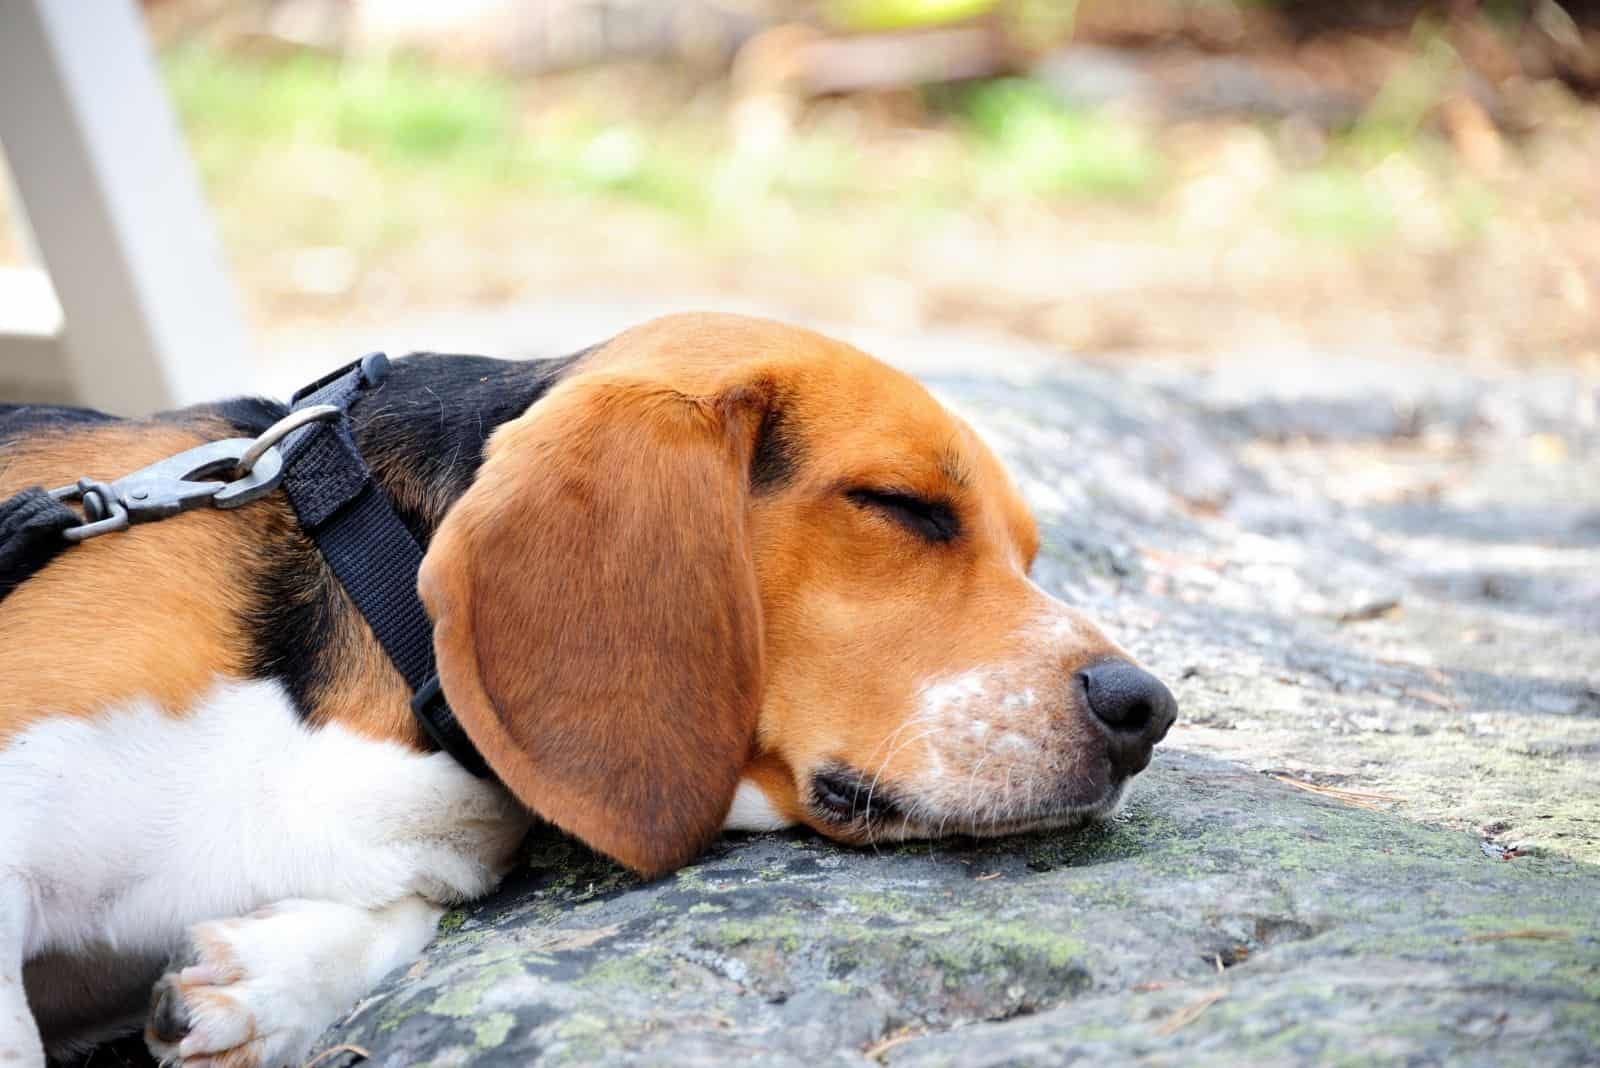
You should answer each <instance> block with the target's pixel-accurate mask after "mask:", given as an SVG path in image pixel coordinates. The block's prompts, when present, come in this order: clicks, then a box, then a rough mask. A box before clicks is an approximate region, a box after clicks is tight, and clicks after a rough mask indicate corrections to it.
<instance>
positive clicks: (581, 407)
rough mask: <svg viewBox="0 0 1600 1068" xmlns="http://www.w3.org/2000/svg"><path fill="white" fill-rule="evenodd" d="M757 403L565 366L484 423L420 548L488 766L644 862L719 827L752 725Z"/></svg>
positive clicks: (577, 830) (655, 863) (603, 842)
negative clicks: (485, 436)
mask: <svg viewBox="0 0 1600 1068" xmlns="http://www.w3.org/2000/svg"><path fill="white" fill-rule="evenodd" d="M762 404H763V400H762V398H761V396H760V391H759V390H757V389H751V388H743V387H740V388H734V389H732V390H729V391H725V392H724V393H722V394H721V395H719V396H713V397H692V396H687V395H685V394H683V393H680V392H676V391H674V390H672V389H671V388H669V387H668V385H667V384H665V383H662V382H659V381H655V380H652V379H649V378H645V377H639V376H631V377H630V376H626V375H616V374H609V375H608V374H603V373H586V374H580V375H578V376H576V377H575V378H572V379H569V380H567V381H566V382H563V383H561V384H560V385H558V386H556V387H555V388H554V389H552V390H551V392H550V393H549V394H547V395H546V396H545V397H544V398H543V399H542V400H540V401H538V402H537V403H535V404H534V405H533V406H532V407H530V408H529V409H528V411H527V412H525V413H524V414H523V415H521V416H520V417H518V418H517V419H515V420H513V421H512V422H510V423H507V424H506V425H505V426H503V427H502V428H501V429H500V430H499V431H497V432H496V433H495V434H494V436H493V437H492V439H491V440H490V442H489V445H488V448H487V450H486V453H487V455H486V459H485V461H484V464H483V466H482V469H481V470H480V471H479V473H478V475H477V478H476V479H475V480H474V482H473V484H472V486H471V488H469V489H468V491H467V492H466V493H465V494H464V495H463V496H462V498H461V499H460V500H459V501H458V502H456V504H455V505H454V506H453V507H452V508H451V510H450V511H449V513H448V514H447V515H446V517H445V519H444V522H443V523H442V524H441V525H440V527H439V530H438V532H437V533H436V535H435V536H434V538H433V541H432V543H431V545H430V547H429V550H428V554H427V557H426V559H425V560H424V562H423V565H422V575H421V580H420V588H421V592H422V597H423V600H424V602H425V603H426V604H427V607H428V611H429V613H430V615H432V617H433V620H434V625H435V630H434V646H435V649H436V651H437V653H438V660H439V676H440V681H441V683H442V685H443V688H444V693H445V697H446V698H447V699H448V701H449V703H450V706H451V708H452V709H453V711H454V712H455V714H456V716H457V717H458V718H459V719H460V721H461V723H462V724H463V725H464V726H465V728H466V730H467V733H468V735H469V736H470V737H471V738H472V740H473V742H474V743H475V744H476V745H477V746H478V748H479V750H480V751H481V752H482V753H483V755H484V757H485V759H487V761H488V762H489V765H490V766H491V767H492V768H493V769H494V771H495V773H496V774H497V775H499V777H500V779H501V780H502V781H503V782H504V783H505V784H506V786H507V787H509V788H510V789H511V791H512V792H513V793H514V794H516V796H517V797H518V798H519V799H520V800H521V801H522V802H523V803H524V804H526V805H528V806H529V807H530V808H532V809H533V810H534V811H535V812H537V813H538V814H539V815H541V816H542V817H544V818H545V819H547V820H549V821H551V822H552V823H555V824H556V825H558V826H559V827H561V828H562V829H564V830H566V831H568V832H570V833H572V834H574V835H576V836H578V837H579V838H581V839H583V840H584V841H585V842H587V843H588V844H589V845H590V846H592V847H594V848H595V849H598V850H599V851H601V852H603V853H606V854H608V855H610V856H612V857H614V858H615V859H617V860H619V861H621V862H622V863H623V864H626V865H627V866H628V867H630V868H633V869H635V870H636V871H639V872H641V873H644V874H646V875H654V874H658V873H660V872H663V871H667V870H670V869H672V868H674V867H677V866H679V865H681V864H683V863H685V862H686V861H688V860H689V859H690V858H691V857H693V856H694V855H695V854H696V853H697V852H698V851H699V850H700V849H701V848H702V847H703V846H704V845H705V844H706V843H707V842H708V841H709V840H710V839H711V837H712V836H713V835H715V834H716V833H717V831H718V829H719V828H720V827H721V825H722V821H723V819H724V817H725V816H726V814H727V811H728V806H729V804H730V803H731V801H732V799H733V794H734V791H735V790H736V789H737V787H738V780H739V775H740V772H741V771H742V769H743V767H744V765H745V763H746V761H747V759H748V757H749V753H750V749H751V746H752V744H753V739H754V735H755V727H756V716H757V710H758V706H759V703H760V700H761V684H762V645H761V604H760V600H759V596H758V591H757V587H756V576H755V565H754V562H753V560H752V558H751V550H750V545H749V540H748V537H747V535H746V530H745V526H746V511H747V505H748V488H747V481H748V468H749V460H750V453H751V449H752V448H753V444H754V438H755V436H756V428H757V426H758V425H759V422H760V418H761V408H762Z"/></svg>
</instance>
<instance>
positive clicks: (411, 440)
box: [350, 350, 588, 548]
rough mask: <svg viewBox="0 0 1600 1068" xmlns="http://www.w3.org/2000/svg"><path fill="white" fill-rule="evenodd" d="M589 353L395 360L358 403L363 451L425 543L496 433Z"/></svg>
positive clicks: (355, 426)
mask: <svg viewBox="0 0 1600 1068" xmlns="http://www.w3.org/2000/svg"><path fill="white" fill-rule="evenodd" d="M587 351H588V350H585V352H587ZM584 355H585V353H584V352H580V353H577V354H575V355H572V356H564V357H560V358H558V359H549V360H496V359H490V358H488V357H484V356H440V355H433V354H420V353H419V354H416V355H413V356H408V357H406V358H405V359H402V360H397V361H395V362H394V363H393V364H392V365H391V369H390V372H389V376H388V377H387V378H386V379H385V380H384V382H383V384H382V386H380V387H379V388H378V389H376V390H374V391H373V392H372V393H371V394H369V395H366V396H363V397H361V398H359V399H358V400H357V401H356V403H355V404H354V405H353V406H352V407H351V410H350V419H351V423H352V430H353V432H354V434H355V438H356V444H357V445H358V446H359V447H360V449H361V455H362V457H363V458H364V459H365V460H366V462H367V465H368V467H370V468H371V469H372V473H373V476H374V477H375V478H376V479H377V480H378V484H379V485H380V486H382V487H383V489H384V492H385V493H387V494H388V495H389V499H390V500H391V501H392V502H393V503H394V506H395V510H396V511H397V512H399V514H400V518H401V519H402V520H404V521H405V523H406V525H407V526H408V527H410V528H411V533H412V535H413V536H414V537H416V539H417V541H418V542H419V543H421V545H422V546H423V547H424V548H426V547H427V544H428V542H429V540H430V539H431V538H432V537H433V532H434V530H435V529H437V527H438V525H439V523H440V522H441V521H442V520H443V519H444V514H445V512H446V511H447V510H448V509H449V507H450V505H451V504H453V503H455V501H456V499H457V498H459V497H460V496H461V495H462V494H463V493H465V492H466V490H467V487H468V486H470V485H471V484H472V480H473V478H474V477H475V476H476V475H477V471H478V468H479V466H481V465H482V463H483V447H484V444H485V442H487V441H488V439H489V436H490V435H491V434H493V433H494V431H495V429H496V428H497V427H499V426H500V425H501V424H502V423H505V422H507V421H509V420H511V419H515V418H516V417H517V416H519V415H521V414H522V413H523V412H525V411H526V410H527V409H528V407H529V406H530V405H532V404H534V403H535V402H536V401H538V399H539V398H540V397H542V396H544V394H545V393H546V392H547V391H548V390H549V389H550V387H552V386H553V385H555V384H556V382H558V381H560V379H561V377H562V375H564V374H565V373H566V372H567V371H568V370H570V369H571V368H572V366H573V365H574V364H575V363H576V362H577V361H578V360H579V359H581V358H582V357H583V356H584Z"/></svg>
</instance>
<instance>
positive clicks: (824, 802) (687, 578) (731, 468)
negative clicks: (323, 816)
mask: <svg viewBox="0 0 1600 1068" xmlns="http://www.w3.org/2000/svg"><path fill="white" fill-rule="evenodd" d="M1038 545H1039V538H1038V533H1037V530H1036V528H1035V525H1034V522H1033V520H1032V518H1031V517H1030V516H1029V514H1028V511H1027V509H1026V508H1025V507H1024V505H1023V503H1022V500H1021V498H1020V497H1019V495H1018V493H1017V491H1016V489H1015V487H1014V486H1013V485H1012V483H1011V481H1010V479H1009V478H1008V477H1007V476H1006V473H1005V471H1004V470H1003V469H1002V468H1001V466H1000V464H999V463H998V461H997V460H996V459H995V457H994V456H993V455H992V454H991V453H990V452H989V450H988V449H987V448H985V446H984V445H983V443H982V442H981V441H979V440H978V438H977V437H976V435H974V434H973V432H972V431H971V429H969V428H968V427H967V426H966V424H964V423H962V422H961V421H960V420H958V419H956V418H955V417H954V416H952V415H951V414H950V413H949V412H947V411H945V409H944V408H943V407H941V406H940V405H939V404H938V402H936V401H935V400H934V399H933V398H932V397H931V396H930V395H929V394H928V393H927V392H926V391H925V390H924V389H923V388H922V387H921V386H919V385H917V384H916V383H915V382H913V381H912V380H911V379H910V378H908V377H906V376H904V375H902V374H900V373H898V372H896V371H894V370H892V369H890V368H889V367H887V366H885V365H883V364H881V363H879V362H877V361H876V360H873V359H871V358H870V357H868V356H865V355H864V354H862V353H860V352H858V351H856V350H855V349H852V348H850V347H849V346H846V345H843V344H840V343H838V342H834V341H830V340H828V339H826V338H823V337H819V336H818V335H816V334H813V333H809V332H807V331H803V330H798V329H794V328H790V327H784V326H779V325H777V324H775V323H768V322H763V321H759V320H752V319H743V318H736V317H731V316H679V317H673V318H670V319H664V320H660V321H658V322H655V323H651V324H648V325H646V326H643V327H640V328H638V329H635V330H632V331H629V332H628V333H625V334H622V335H621V336H619V337H618V338H616V339H615V340H613V341H612V342H610V343H609V344H608V345H606V346H604V347H603V348H601V349H599V350H596V351H595V352H593V353H591V354H590V355H588V356H586V357H585V358H584V360H583V361H582V363H581V364H580V365H579V366H578V367H577V368H576V369H575V370H573V371H572V372H571V373H569V375H568V376H567V377H566V378H565V379H564V380H563V381H562V382H561V383H560V384H558V385H557V386H555V387H554V388H553V389H552V390H551V391H550V392H549V393H548V394H547V395H545V396H544V397H543V398H542V399H541V400H539V401H538V402H537V403H536V404H534V405H533V406H532V407H530V408H529V409H528V411H527V412H526V413H524V414H523V415H522V416H520V417H519V418H517V419H515V420H513V421H512V422H510V423H508V424H506V425H505V426H503V427H502V428H501V429H500V430H499V431H498V432H496V433H495V434H494V436H493V437H492V439H491V440H490V442H489V445H488V448H487V450H486V458H485V461H484V464H483V467H482V469H481V470H480V472H479V473H478V476H477V478H476V480H475V481H474V483H473V485H472V486H471V488H470V489H469V490H468V491H467V493H466V494H465V495H464V496H463V497H462V498H461V500H460V501H458V502H457V503H456V505H455V506H454V507H453V508H452V509H451V510H450V512H449V513H448V514H447V516H446V517H445V520H444V522H443V524H442V526H441V527H440V529H439V531H438V532H437V534H436V535H435V537H434V539H433V542H432V545H431V547H430V550H429V552H428V555H427V559H426V561H425V562H424V565H423V570H422V593H423V597H424V599H425V601H426V602H427V605H428V608H429V611H430V612H431V614H432V615H433V617H434V620H435V624H436V631H435V644H436V647H437V651H438V657H439V670H440V676H441V679H442V682H443V685H444V690H445V694H446V696H447V697H448V699H449V701H450V704H451V706H452V708H453V709H454V710H455V712H456V714H457V716H458V717H460V719H461V721H462V722H463V724H464V725H465V726H466V728H467V731H468V733H469V734H470V735H471V737H472V739H473V741H474V742H475V743H476V744H477V745H478V747H479V748H480V749H481V750H482V752H483V753H484V755H485V757H486V758H487V759H488V761H489V763H490V765H491V766H492V767H493V768H494V770H495V772H496V773H497V774H498V775H499V776H500V778H501V779H502V780H503V781H504V782H505V783H506V785H507V786H508V787H509V788H510V789H511V790H512V791H513V792H514V793H515V794H516V795H517V796H518V797H519V798H520V799H521V800H522V801H523V802H524V803H526V804H527V805H528V806H529V807H530V808H532V809H533V810H534V811H535V812H537V813H539V814H540V815H541V816H543V817H545V818H547V819H549V820H550V821H552V822H554V823H556V824H557V825H559V826H561V827H563V828H565V829H566V830H568V831H570V832H572V833H573V834H576V835H577V836H578V837H580V838H582V839H584V840H585V841H587V842H588V843H590V844H591V845H593V846H594V847H595V848H597V849H599V850H601V851H603V852H605V853H608V854H610V855H611V856H613V857H615V858H617V859H618V860H620V861H622V862H623V863H624V864H627V865H629V866H630V867H632V868H635V869H637V870H639V871H641V872H645V873H656V872H661V871H664V870H668V869H670V868H673V867H675V866H677V865H680V864H682V863H684V862H685V861H686V860H688V859H689V858H690V857H692V856H693V855H694V854H695V853H696V852H697V851H698V850H699V849H700V848H701V847H702V846H704V845H705V843H706V842H707V841H708V840H709V839H710V838H711V837H712V836H713V835H714V834H715V833H716V832H717V831H718V830H719V829H721V828H722V827H723V826H724V825H725V824H726V825H732V826H745V827H759V826H778V825H782V824H786V823H803V824H806V825H809V826H811V827H813V828H815V829H816V830H818V831H820V832H821V833H823V834H825V835H828V836H829V837H832V838H837V839H841V840H844V841H849V842H866V841H872V840H883V839H896V838H907V837H929V836H934V835H937V834H940V833H956V832H960V833H969V834H993V833H1002V832H1008V831H1014V830H1020V829H1024V828H1034V827H1044V826H1057V825H1066V824H1072V823H1078V822H1082V821H1084V820H1086V819H1090V818H1093V817H1095V816H1097V815H1102V814H1104V813H1106V812H1107V811H1109V810H1110V809H1111V808H1112V807H1113V806H1114V805H1115V804H1116V803H1117V801H1118V800H1119V798H1120V796H1121V792H1122V789H1123V787H1124V785H1125V783H1126V782H1127V780H1128V779H1129V778H1130V777H1131V776H1133V775H1134V774H1136V773H1138V772H1139V771H1140V770H1141V769H1143V768H1144V766H1145V765H1146V764H1147V763H1148V762H1149V759H1150V753H1151V749H1152V747H1153V746H1154V745H1155V744H1156V743H1157V742H1158V741H1160V740H1161V738H1162V737H1163V736H1164V735H1165V733H1166V731H1167V728H1168V727H1169V726H1170V725H1171V723H1172V720H1173V717H1174V715H1175V705H1174V702H1173V700H1172V697H1171V695H1170V694H1169V693H1168V692H1167V690H1166V688H1165V687H1164V686H1162V685H1161V683H1159V682H1158V681H1156V680H1155V679H1154V678H1153V677H1151V676H1150V675H1148V674H1146V673H1145V672H1143V671H1141V670H1140V669H1138V668H1137V667H1135V666H1134V665H1133V663H1132V662H1131V661H1130V660H1129V659H1128V657H1127V656H1126V654H1124V653H1123V652H1122V651H1121V650H1120V649H1118V648H1117V646H1116V645H1115V644H1114V643H1112V642H1111V641H1110V640H1108V639H1107V638H1106V637H1105V636H1104V635H1102V634H1101V633H1100V632H1099V631H1098V630H1097V629H1096V628H1095V627H1094V626H1093V625H1092V624H1091V623H1089V622H1088V621H1087V620H1085V619H1084V618H1083V617H1081V616H1080V615H1078V614H1077V613H1075V612H1073V611H1072V610H1071V609H1070V608H1068V607H1067V606H1066V605H1064V604H1062V603H1061V602H1059V601H1057V600H1055V599H1054V598H1052V597H1050V596H1049V595H1048V594H1046V593H1044V592H1043V591H1042V590H1040V589H1039V587H1037V586H1036V585H1034V584H1033V583H1032V582H1031V581H1030V580H1029V578H1028V571H1029V568H1030V566H1031V564H1032V562H1033V558H1034V555H1035V553H1036V552H1037V550H1038ZM736 793H737V795H738V800H737V803H735V795H736ZM730 807H732V809H733V815H732V817H731V818H730V814H729V813H730Z"/></svg>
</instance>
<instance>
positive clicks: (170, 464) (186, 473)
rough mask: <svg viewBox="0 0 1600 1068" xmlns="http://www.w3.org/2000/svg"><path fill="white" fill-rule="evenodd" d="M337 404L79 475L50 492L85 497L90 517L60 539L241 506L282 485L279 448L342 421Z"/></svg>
mask: <svg viewBox="0 0 1600 1068" xmlns="http://www.w3.org/2000/svg"><path fill="white" fill-rule="evenodd" d="M341 414H342V413H341V412H340V410H339V409H338V408H336V407H334V406H333V405H331V404H314V405H309V406H307V407H305V408H298V409H296V410H295V411H292V412H290V413H289V414H288V415H286V416H284V417H283V418H282V419H280V420H278V421H277V422H276V423H273V424H272V425H271V426H270V427H268V428H267V429H266V430H264V431H262V432H261V435H260V436H259V437H255V438H227V439H225V440H223V441H212V442H208V443H206V444H204V445H197V446H195V447H194V448H192V449H187V450H185V451H184V452H180V453H178V454H177V455H176V456H169V457H167V458H166V459H165V460H158V461H157V462H155V463H153V464H151V465H150V466H149V467H142V468H140V469H139V470H137V471H135V472H133V473H132V474H128V475H123V476H122V477H121V478H119V479H116V480H115V481H113V482H109V483H107V482H100V481H97V480H95V479H92V478H80V479H78V481H77V482H75V483H74V484H72V485H70V486H62V487H61V488H60V489H53V490H51V491H50V496H52V497H54V498H55V499H56V500H58V501H81V502H83V517H84V520H85V522H84V523H82V524H81V525H79V526H75V527H68V528H67V529H66V530H64V531H62V532H61V536H62V537H64V538H66V539H67V540H68V541H72V542H79V541H85V540H87V539H89V538H93V537H96V536H97V535H100V534H109V533H111V532H112V531H117V530H126V529H127V528H128V527H129V526H131V525H132V524H134V523H149V522H153V521H155V520H157V519H166V518H167V517H169V516H174V515H177V514H178V513H179V512H187V511H189V510H190V509H191V508H198V507H200V506H201V505H209V506H210V507H212V508H238V507H239V506H240V505H245V504H249V503H250V502H251V501H255V500H259V499H261V498H262V497H265V496H266V495H267V494H269V493H271V492H272V491H273V490H275V489H277V488H278V483H279V482H280V481H281V480H282V479H283V453H282V452H281V451H280V450H279V449H278V448H277V444H278V442H280V441H282V440H283V439H284V438H285V437H287V436H288V435H289V434H290V433H291V432H293V431H295V430H298V429H299V428H300V427H302V426H305V425H306V424H307V423H313V422H319V421H323V420H328V419H337V418H339V416H340V415H341Z"/></svg>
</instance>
